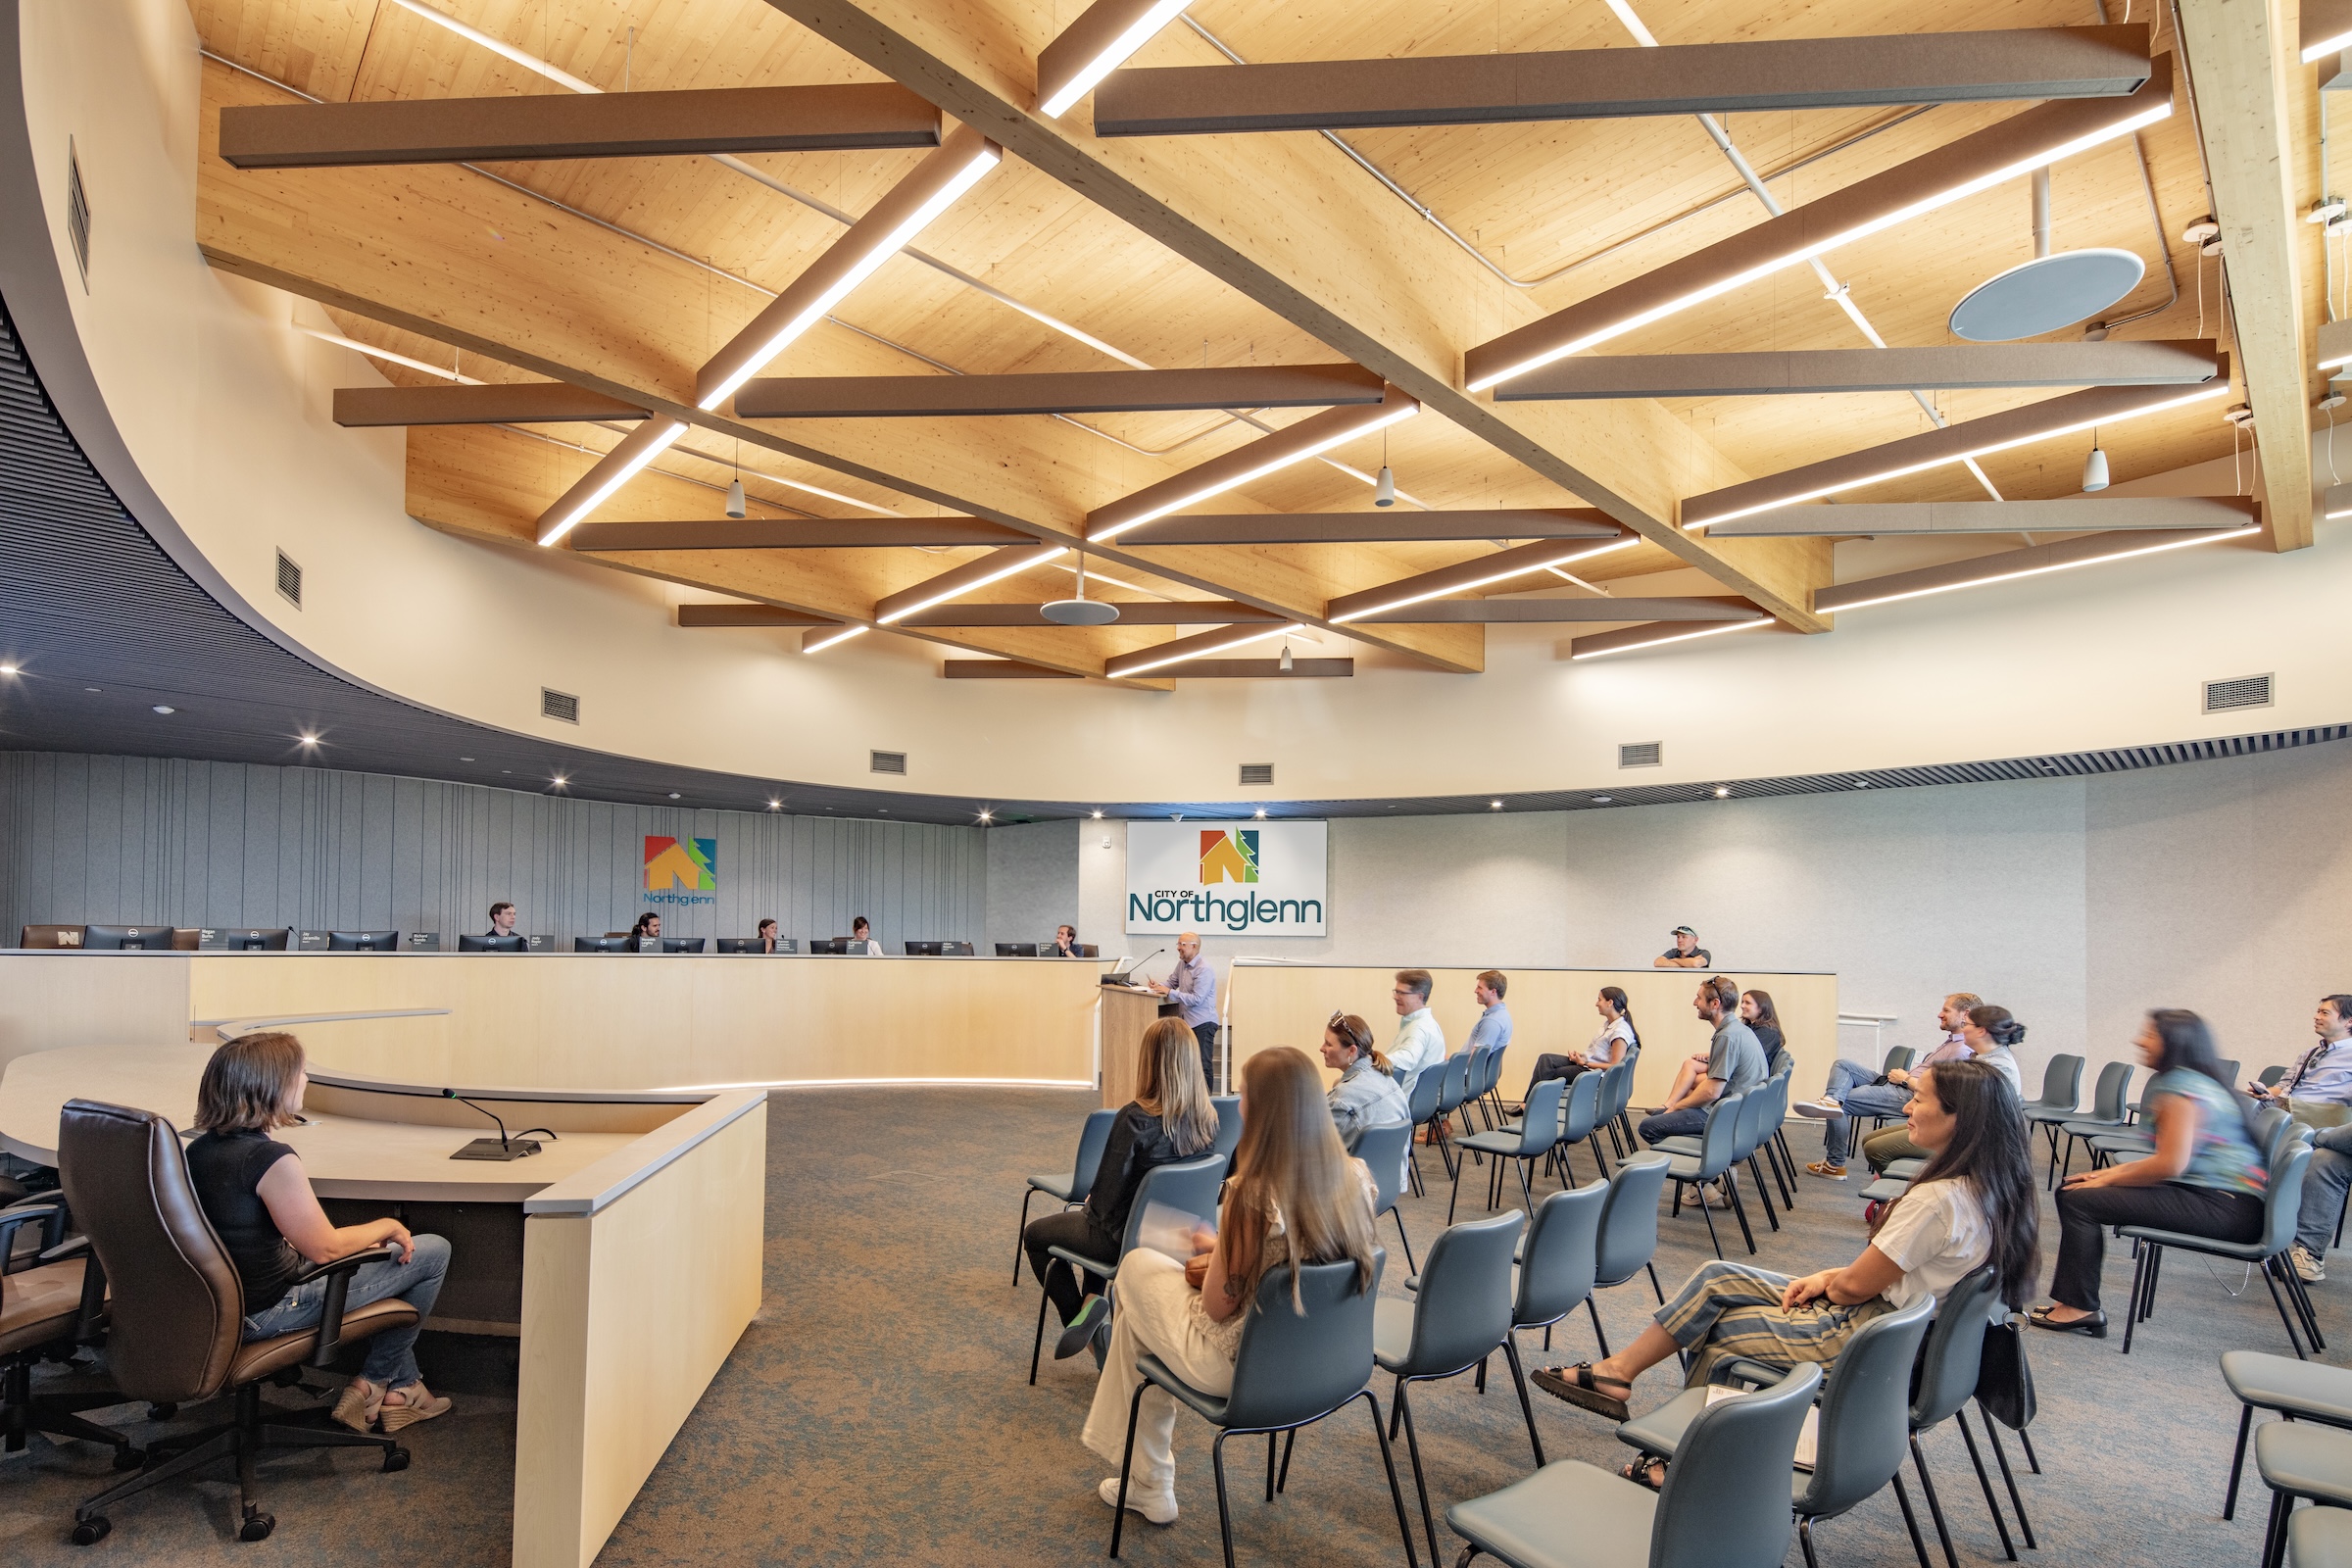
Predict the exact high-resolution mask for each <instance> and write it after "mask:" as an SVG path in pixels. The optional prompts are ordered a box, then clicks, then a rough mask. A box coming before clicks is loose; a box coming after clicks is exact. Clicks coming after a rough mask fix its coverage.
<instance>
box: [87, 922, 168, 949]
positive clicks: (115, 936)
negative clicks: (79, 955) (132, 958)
mask: <svg viewBox="0 0 2352 1568" xmlns="http://www.w3.org/2000/svg"><path fill="white" fill-rule="evenodd" d="M81 945H82V946H83V947H85V948H97V949H101V950H107V951H112V950H116V949H124V950H129V951H132V952H136V951H137V950H139V949H142V948H153V949H156V950H157V951H159V952H161V951H166V950H169V949H170V948H171V946H172V928H171V927H170V926H168V925H85V926H83V927H82V928H81Z"/></svg>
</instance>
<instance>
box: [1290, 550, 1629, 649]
mask: <svg viewBox="0 0 2352 1568" xmlns="http://www.w3.org/2000/svg"><path fill="white" fill-rule="evenodd" d="M1641 542H1642V540H1641V536H1640V535H1638V534H1629V535H1627V536H1626V537H1625V538H1623V539H1612V540H1610V541H1609V542H1608V543H1606V544H1600V545H1592V546H1578V547H1575V548H1572V549H1570V550H1569V551H1568V553H1567V554H1565V555H1562V556H1559V557H1557V558H1555V559H1553V560H1550V561H1544V562H1538V563H1537V564H1534V565H1532V566H1513V567H1511V568H1510V569H1508V570H1507V571H1498V572H1495V574H1494V575H1493V576H1489V577H1478V578H1474V579H1472V580H1471V581H1469V582H1449V583H1447V584H1446V586H1444V587H1443V588H1432V589H1430V590H1429V591H1428V592H1427V593H1419V594H1408V595H1406V596H1405V597H1404V598H1402V599H1392V600H1390V601H1389V602H1388V603H1386V604H1380V605H1370V606H1367V607H1366V608H1364V609H1362V610H1350V611H1348V613H1346V614H1344V615H1334V616H1332V617H1331V623H1332V624H1333V625H1335V626H1344V625H1346V624H1347V623H1348V622H1349V621H1351V620H1361V619H1363V618H1364V617H1365V616H1366V615H1385V614H1387V613H1389V612H1390V611H1392V610H1402V609H1404V608H1405V607H1406V606H1408V605H1422V604H1427V603H1428V602H1429V601H1430V600H1432V599H1446V598H1450V597H1451V596H1452V595H1455V594H1463V593H1468V592H1470V591H1471V590H1472V589H1474V588H1487V587H1491V586H1493V585H1494V584H1495V583H1498V582H1508V581H1509V580H1510V579H1511V578H1513V577H1527V576H1533V575H1534V574H1535V573H1537V572H1539V571H1550V570H1551V569H1552V568H1553V567H1555V566H1565V565H1567V564H1569V563H1570V562H1572V561H1590V560H1592V559H1593V557H1594V556H1605V555H1607V554H1608V553H1609V552H1610V551H1612V550H1626V549H1630V548H1632V547H1633V546H1635V545H1638V544H1640V543H1641ZM1560 575H1563V576H1565V575H1566V573H1561V574H1560ZM1568 580H1569V581H1571V582H1574V581H1576V579H1575V578H1573V577H1570V578H1569V579H1568ZM1580 586H1584V587H1591V586H1592V585H1591V584H1589V583H1586V584H1581V585H1580ZM1593 591H1594V592H1595V593H1597V592H1599V590H1598V589H1594V590H1593Z"/></svg>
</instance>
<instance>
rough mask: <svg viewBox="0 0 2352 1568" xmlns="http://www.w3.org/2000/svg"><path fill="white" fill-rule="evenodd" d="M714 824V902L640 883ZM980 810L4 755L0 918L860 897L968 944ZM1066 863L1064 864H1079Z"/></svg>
mask: <svg viewBox="0 0 2352 1568" xmlns="http://www.w3.org/2000/svg"><path fill="white" fill-rule="evenodd" d="M648 835H662V836H666V837H670V838H680V839H684V838H708V839H713V840H715V841H716V844H717V856H718V858H717V877H716V881H717V887H716V889H715V890H714V891H713V893H712V896H711V897H712V902H711V903H708V904H691V905H677V904H669V903H649V902H648V901H647V899H646V895H645V892H644V864H645V854H644V851H645V839H646V837H647V836H648ZM985 838H986V835H985V834H984V832H983V831H982V830H981V829H979V828H970V827H943V826H935V825H931V824H927V823H915V822H885V821H872V820H862V819H848V820H844V819H839V818H830V817H809V816H794V815H788V814H785V813H783V812H773V813H766V812H745V811H712V810H689V809H682V808H662V807H651V806H625V805H615V804H613V803H610V802H604V801H575V800H565V799H563V798H561V797H556V796H549V795H530V794H523V793H521V792H518V791H509V790H498V789H486V788H483V787H480V786H478V785H470V784H450V783H442V782H437V781H434V780H427V779H416V778H393V777H386V776H383V775H380V774H366V773H346V772H337V771H334V770H331V769H325V768H307V767H270V766H263V765H257V764H248V763H236V762H190V761H168V760H153V759H145V758H123V757H87V756H80V755H75V754H66V753H56V752H9V753H0V918H4V919H5V922H6V934H5V936H0V940H8V941H13V940H14V939H15V933H16V931H17V930H18V928H19V927H21V926H23V925H26V924H44V923H60V924H71V923H82V922H92V921H96V922H103V923H119V922H128V921H158V922H164V921H168V922H170V923H172V924H174V925H182V926H191V925H212V926H227V925H244V926H294V927H296V928H309V929H314V930H319V929H336V928H360V927H375V928H383V927H393V928H397V929H400V930H403V931H415V930H425V931H439V932H441V933H443V935H444V938H445V940H446V941H447V942H448V943H449V944H450V945H451V946H455V944H456V937H457V934H458V933H459V932H462V931H479V930H482V929H484V928H485V926H486V925H487V924H488V919H487V915H488V910H489V907H490V903H491V901H492V900H494V899H511V900H513V901H514V902H515V904H516V905H517V906H519V907H520V910H521V921H520V925H519V929H521V930H523V931H527V932H547V933H551V934H554V935H556V936H559V937H562V938H564V939H565V941H566V944H568V939H569V938H571V937H573V936H595V935H601V934H602V933H604V932H606V931H616V930H625V929H627V928H628V926H629V925H630V924H631V923H632V922H633V921H634V920H635V919H636V917H637V915H638V914H639V913H640V912H642V911H643V910H645V909H648V908H658V909H660V910H661V911H662V928H663V930H664V931H666V932H667V933H669V934H671V935H675V936H701V937H711V936H749V935H751V934H752V932H753V930H754V928H755V927H756V925H757V924H758V922H759V920H760V918H761V917H762V916H765V915H774V916H775V917H776V919H777V920H779V921H780V922H782V925H783V929H784V934H785V935H786V936H792V937H800V938H807V937H810V936H839V935H846V934H847V933H848V931H849V927H850V920H851V918H852V917H853V916H855V915H858V914H863V915H866V916H867V917H869V918H870V919H871V920H872V921H873V922H874V928H875V934H876V935H877V936H878V937H880V938H881V939H882V941H884V942H885V943H887V944H888V945H889V946H890V947H891V948H892V949H894V950H895V949H896V948H897V946H898V945H899V943H901V942H903V941H905V940H907V938H909V937H912V938H916V939H940V938H947V939H954V940H959V941H970V942H975V943H976V942H979V941H981V940H982V939H983V936H984V932H985V929H986V925H987V917H988V849H987V845H986V842H985ZM1073 878H1074V873H1073Z"/></svg>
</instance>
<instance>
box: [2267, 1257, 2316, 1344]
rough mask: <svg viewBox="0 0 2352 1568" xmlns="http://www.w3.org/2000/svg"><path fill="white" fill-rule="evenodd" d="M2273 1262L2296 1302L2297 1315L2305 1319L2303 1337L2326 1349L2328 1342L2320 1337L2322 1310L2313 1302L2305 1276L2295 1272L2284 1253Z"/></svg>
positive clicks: (2287, 1290)
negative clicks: (2304, 1279) (2304, 1281)
mask: <svg viewBox="0 0 2352 1568" xmlns="http://www.w3.org/2000/svg"><path fill="white" fill-rule="evenodd" d="M2271 1262H2272V1266H2273V1267H2274V1268H2275V1269H2277V1271H2278V1280H2279V1283H2280V1284H2282V1285H2284V1286H2285V1287H2286V1294H2287V1295H2288V1297H2290V1298H2291V1299H2293V1301H2294V1303H2295V1315H2296V1316H2297V1317H2300V1318H2301V1319H2302V1320H2303V1337H2304V1338H2305V1339H2307V1340H2309V1341H2310V1342H2311V1348H2313V1349H2314V1350H2319V1351H2325V1350H2326V1349H2327V1341H2326V1340H2324V1339H2322V1338H2320V1312H2319V1308H2318V1307H2317V1306H2316V1305H2314V1304H2313V1302H2312V1299H2311V1290H2310V1288H2309V1287H2308V1286H2306V1285H2305V1284H2304V1283H2303V1277H2302V1276H2301V1275H2300V1274H2297V1273H2296V1272H2295V1270H2294V1265H2292V1264H2290V1263H2289V1262H2287V1260H2286V1258H2285V1257H2284V1255H2280V1256H2278V1257H2274V1258H2273V1259H2272V1260H2271Z"/></svg>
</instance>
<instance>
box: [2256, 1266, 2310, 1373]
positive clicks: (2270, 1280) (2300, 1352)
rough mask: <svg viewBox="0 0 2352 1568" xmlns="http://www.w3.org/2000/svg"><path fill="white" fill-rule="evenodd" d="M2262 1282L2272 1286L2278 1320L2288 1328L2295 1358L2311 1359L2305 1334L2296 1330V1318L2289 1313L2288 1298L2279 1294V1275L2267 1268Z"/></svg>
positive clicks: (2287, 1334)
mask: <svg viewBox="0 0 2352 1568" xmlns="http://www.w3.org/2000/svg"><path fill="white" fill-rule="evenodd" d="M2262 1283H2263V1284H2265V1285H2267V1286H2269V1287H2270V1288H2271V1304H2272V1305H2273V1306H2275V1307H2277V1308H2278V1321H2279V1323H2280V1324H2281V1325H2282V1326H2283V1327H2284V1328H2285V1329H2286V1343H2287V1344H2288V1345H2289V1346H2291V1347H2293V1348H2294V1352H2295V1358H2296V1359H2297V1360H2299V1361H2308V1360H2310V1359H2311V1357H2310V1356H2309V1355H2308V1354H2306V1353H2305V1351H2304V1349H2303V1336H2302V1335H2300V1334H2298V1333H2296V1332H2295V1320H2294V1318H2293V1317H2291V1316H2289V1315H2288V1313H2287V1310H2286V1300H2285V1299H2284V1298H2283V1297H2281V1296H2280V1295H2279V1294H2278V1276H2277V1275H2276V1274H2273V1273H2272V1272H2271V1271H2270V1270H2269V1269H2267V1268H2266V1269H2264V1270H2263V1271H2262Z"/></svg>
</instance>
